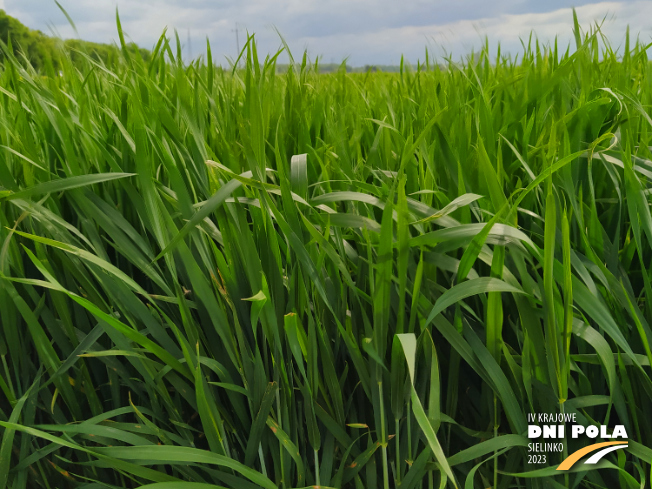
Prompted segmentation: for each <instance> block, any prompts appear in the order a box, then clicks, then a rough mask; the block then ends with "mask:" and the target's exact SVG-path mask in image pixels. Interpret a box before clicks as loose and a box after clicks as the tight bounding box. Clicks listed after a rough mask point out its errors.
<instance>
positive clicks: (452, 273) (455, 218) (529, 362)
mask: <svg viewBox="0 0 652 489" xmlns="http://www.w3.org/2000/svg"><path fill="white" fill-rule="evenodd" d="M576 42H577V50H576V51H574V52H573V53H572V54H571V53H570V52H569V51H568V50H567V51H566V52H563V51H560V52H558V50H557V46H556V45H555V46H552V47H547V48H543V47H540V46H539V45H538V44H534V45H530V46H527V48H526V49H525V51H524V52H523V53H521V54H520V55H519V57H518V61H515V60H512V59H509V58H504V57H499V58H498V61H496V60H495V59H490V58H489V56H488V54H487V52H488V50H485V51H483V52H481V53H480V54H479V55H477V56H476V57H474V58H472V59H469V60H468V61H467V62H466V63H464V64H461V65H456V64H453V63H451V64H449V65H448V66H447V68H446V69H440V68H439V67H437V66H429V65H426V66H421V67H418V69H416V70H407V69H403V70H402V71H401V72H400V73H398V74H388V73H368V74H347V73H346V72H345V71H344V70H341V71H340V72H338V73H335V74H329V75H318V74H316V73H315V72H313V71H312V70H310V69H308V68H306V65H305V60H304V63H303V64H302V65H300V66H301V68H299V69H296V70H295V69H292V70H290V71H288V72H287V73H284V74H283V75H279V74H276V72H275V62H276V58H267V59H265V60H264V61H262V60H260V62H259V60H258V58H257V53H256V49H255V43H254V42H253V41H252V40H251V39H250V40H249V42H248V43H247V46H246V47H245V49H244V51H243V56H242V60H241V68H239V69H237V70H233V71H232V72H231V71H221V70H216V69H214V68H213V65H212V63H211V62H210V50H209V54H208V59H209V62H208V63H205V64H204V63H202V62H196V63H194V64H192V65H190V66H186V65H184V64H183V63H182V61H181V59H180V48H178V49H177V52H176V54H175V52H174V50H173V49H171V48H170V46H169V44H168V42H167V41H166V40H164V39H162V40H161V42H160V43H159V45H158V46H157V47H156V49H155V50H154V51H153V52H152V56H151V59H150V60H149V61H144V60H143V59H142V58H141V57H139V56H138V57H137V56H133V53H130V52H129V50H128V49H126V46H124V43H123V51H122V52H121V55H120V58H119V60H117V61H116V63H115V64H114V65H113V66H112V67H111V68H106V67H104V66H102V65H101V64H98V63H96V62H95V61H94V60H93V59H92V58H90V57H85V58H84V59H83V60H82V62H81V64H80V65H75V64H74V63H73V62H72V61H71V59H70V57H66V56H64V57H63V58H62V65H61V70H62V72H63V75H62V76H61V77H58V76H57V77H41V76H37V75H36V74H35V73H34V72H32V71H30V70H28V69H26V68H25V67H24V65H23V63H22V62H21V61H18V60H16V59H15V58H13V57H12V56H9V57H8V58H7V62H6V64H5V66H4V69H3V71H2V73H1V74H0V87H1V92H2V93H0V144H1V147H0V185H1V188H0V224H1V225H2V227H1V228H0V272H1V274H2V277H1V278H0V322H1V327H0V331H1V334H0V355H1V359H2V364H1V365H0V435H1V436H2V444H1V445H0V489H5V488H11V489H25V488H55V487H56V488H67V487H80V488H82V487H83V488H91V487H94V488H102V487H141V486H142V485H145V487H151V488H158V489H164V488H168V489H170V488H176V489H201V488H209V487H210V488H218V487H231V488H237V489H241V488H243V489H249V488H254V487H264V488H269V489H273V488H276V487H282V488H296V487H305V486H309V485H321V486H322V487H338V488H340V487H341V488H369V489H373V488H389V487H400V488H405V489H408V488H418V487H424V488H425V487H428V488H430V487H444V486H446V484H448V487H453V486H455V485H457V486H458V487H465V488H468V489H472V488H475V487H477V488H486V487H489V486H493V487H500V488H507V487H524V488H544V487H562V486H570V487H590V488H599V487H603V488H612V487H643V486H645V485H647V484H649V483H650V462H651V460H652V450H651V449H650V448H648V447H649V446H650V444H651V443H652V419H651V418H650V416H649V413H650V412H651V410H652V382H651V381H650V360H651V359H652V353H651V352H650V347H649V344H650V342H651V341H652V331H651V330H650V324H651V323H652V289H651V284H650V280H651V275H650V274H651V273H652V269H651V268H650V261H651V259H652V249H651V247H650V243H652V215H651V214H650V208H649V198H650V193H651V191H652V184H651V183H650V178H651V177H652V154H651V153H650V140H651V139H652V119H651V118H650V110H649V107H650V104H651V103H652V90H650V88H651V82H652V69H651V67H650V64H649V63H648V59H647V56H646V47H645V46H641V45H640V44H638V43H632V45H630V44H629V42H628V43H627V44H626V45H625V46H624V49H623V50H622V51H621V53H620V54H619V55H617V54H616V53H615V52H613V51H612V50H611V49H610V48H609V47H602V48H601V47H600V46H601V45H604V44H602V43H601V41H600V36H599V35H597V34H595V33H593V34H586V35H583V36H580V33H579V28H578V27H577V25H576ZM607 46H608V45H607ZM301 155H307V156H301ZM530 412H537V413H538V412H543V413H557V412H566V413H575V414H576V415H577V417H578V420H580V421H581V422H583V423H596V424H598V423H603V422H604V423H607V424H608V425H609V426H613V425H614V424H617V423H621V424H623V425H625V426H626V428H627V431H628V434H629V446H628V448H627V449H626V451H624V450H619V451H618V452H617V453H613V454H610V455H609V456H608V457H607V458H605V459H604V461H603V462H601V464H600V465H598V466H597V467H599V468H592V469H591V470H587V468H586V467H583V466H579V467H578V469H577V470H575V471H574V472H572V473H570V474H566V475H563V474H562V475H560V474H559V473H558V472H556V471H555V467H556V465H557V464H558V463H559V462H560V461H561V460H562V458H563V456H564V454H562V453H560V454H550V455H549V456H550V459H549V460H548V461H547V463H546V464H545V465H543V466H538V465H531V464H528V463H527V447H526V444H527V441H528V440H527V439H526V438H525V435H526V424H527V421H526V419H527V418H526V416H527V414H528V413H530ZM586 444H587V442H586V440H568V448H567V452H568V453H570V452H572V451H574V450H576V449H578V448H580V447H582V446H584V445H586ZM587 467H588V466H587ZM532 471H534V472H532Z"/></svg>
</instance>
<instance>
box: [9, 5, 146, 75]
mask: <svg viewBox="0 0 652 489" xmlns="http://www.w3.org/2000/svg"><path fill="white" fill-rule="evenodd" d="M0 40H2V42H4V43H5V44H7V45H10V46H11V47H12V53H13V54H14V55H15V56H16V57H17V58H18V59H21V60H22V61H23V64H24V65H25V64H26V63H25V61H27V62H28V63H29V64H30V65H31V66H32V67H33V68H34V69H35V70H37V71H39V72H43V73H49V74H52V70H59V69H60V68H61V66H62V59H61V58H62V56H65V54H64V52H67V53H68V55H69V56H70V57H71V59H72V61H73V62H74V63H75V64H78V63H80V62H81V60H82V59H83V54H86V55H88V56H90V57H92V58H93V59H95V60H97V61H102V62H103V63H104V64H108V65H113V64H114V63H116V62H118V59H119V57H120V50H119V49H118V48H117V47H116V46H112V45H109V44H99V43H95V42H89V41H81V40H79V39H66V40H61V39H57V38H55V37H51V36H47V35H45V34H43V33H42V32H41V31H36V30H33V29H30V28H29V27H26V26H25V25H23V24H22V23H21V22H20V21H19V20H18V19H16V18H14V17H11V16H10V15H7V14H6V13H5V11H4V10H0ZM127 49H128V50H129V51H130V52H131V53H132V55H136V54H139V55H140V56H142V57H143V58H144V59H145V60H148V59H149V51H148V50H146V49H143V48H139V47H138V46H137V45H136V44H135V43H129V44H128V45H127ZM62 51H63V52H62ZM82 53H83V54H82ZM4 59H5V56H4V53H0V60H4Z"/></svg>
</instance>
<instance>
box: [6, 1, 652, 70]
mask: <svg viewBox="0 0 652 489" xmlns="http://www.w3.org/2000/svg"><path fill="white" fill-rule="evenodd" d="M62 3H63V5H64V7H65V8H66V9H67V11H68V12H69V14H70V15H71V17H72V18H73V19H74V21H75V23H76V25H77V28H78V31H79V35H80V37H82V38H84V39H89V40H94V41H99V42H111V41H112V40H114V39H115V38H116V37H117V34H116V28H115V8H116V5H118V6H119V8H120V17H121V22H122V25H123V28H124V29H125V31H126V32H127V34H128V35H129V37H130V38H131V39H132V40H133V41H135V42H137V43H138V44H140V45H142V46H144V47H151V46H152V45H153V44H154V43H155V42H156V40H157V39H158V37H159V36H160V34H161V32H162V31H163V28H164V27H166V26H167V27H169V30H170V32H171V31H172V29H173V28H177V29H179V34H180V38H181V39H182V42H184V44H185V43H186V37H187V30H188V29H190V34H191V44H192V47H193V54H195V55H196V54H201V53H203V52H204V44H205V39H206V37H208V38H209V39H210V41H211V48H212V50H213V53H214V56H215V57H216V58H217V59H219V58H220V56H234V55H235V51H236V49H235V33H234V32H233V28H234V27H235V25H236V23H238V25H239V27H240V29H241V32H240V34H241V38H240V43H241V45H242V42H243V38H244V31H245V30H248V31H249V32H255V33H256V38H257V40H258V43H259V44H258V48H259V52H262V53H265V52H275V51H276V50H277V49H278V48H279V46H280V40H279V38H278V36H277V34H276V32H275V31H274V27H276V28H278V30H279V31H280V32H281V33H282V34H283V36H284V37H285V39H286V40H287V41H288V43H289V44H290V46H291V48H292V49H293V52H294V54H295V55H299V54H300V53H301V52H302V51H303V50H304V49H308V50H309V53H310V54H311V55H312V56H313V57H314V56H315V55H323V56H324V59H325V61H327V62H328V61H331V60H333V61H336V62H339V61H341V60H342V59H343V58H344V57H346V56H350V57H351V58H350V62H351V63H352V64H357V65H360V64H367V63H377V64H389V63H397V62H398V60H399V59H400V55H401V53H404V54H405V55H406V57H407V58H408V59H410V60H412V61H415V60H416V59H417V58H420V59H423V53H424V48H425V47H426V46H427V45H430V47H431V48H432V49H438V48H439V47H441V46H446V49H449V48H450V50H452V51H453V52H455V53H457V54H462V53H464V52H468V51H469V50H471V49H473V47H474V46H477V45H478V44H479V39H480V37H479V35H478V33H483V32H484V33H487V34H488V35H489V36H490V38H491V39H492V40H498V39H502V40H503V41H505V42H506V43H508V44H510V45H513V49H518V35H523V34H524V32H523V27H524V26H530V29H532V28H534V29H536V31H537V32H538V34H539V35H540V36H543V35H548V34H547V33H548V32H552V31H551V30H550V25H552V23H554V24H555V25H557V24H559V25H563V26H564V27H563V28H564V29H567V28H568V26H567V25H568V24H569V23H570V21H571V16H570V10H569V9H568V8H567V7H568V6H569V3H568V2H567V1H566V0H552V1H551V2H535V1H533V0H496V1H493V2H488V1H486V0H466V1H462V2H454V1H442V0H437V1H435V2H433V1H422V0H413V1H404V2H397V1H393V0H373V1H372V0H326V1H322V2H320V1H317V0H281V1H275V2H269V1H266V0H244V1H240V2H236V1H233V0H221V1H217V2H215V1H208V0H187V1H183V2H180V1H173V0H162V1H154V0H137V1H135V0H131V1H128V2H127V1H123V0H118V1H115V0H96V1H92V0H77V1H75V2H65V0H64V2H62ZM633 3H638V2H631V3H617V2H612V3H601V4H591V3H586V2H584V3H583V2H581V1H580V2H575V4H576V5H580V7H579V8H578V12H584V13H585V14H586V15H598V14H597V13H596V12H598V13H599V12H607V11H609V9H611V10H612V11H618V12H619V13H620V14H621V15H625V16H631V17H632V18H635V17H636V14H635V12H634V10H633V9H632V8H631V5H632V4H633ZM544 5H545V6H544ZM596 5H597V7H596ZM5 7H6V10H7V12H8V13H9V14H10V15H15V16H16V17H18V18H19V19H21V20H22V21H23V22H24V23H26V24H28V25H29V26H30V27H33V28H39V29H41V30H44V31H47V25H48V23H51V24H53V25H54V26H55V28H56V29H57V31H58V32H59V33H60V34H61V35H62V36H64V37H69V36H72V35H73V31H72V29H71V28H70V26H68V25H67V21H66V20H65V17H64V16H63V14H62V13H61V12H60V11H59V10H58V8H57V7H56V5H55V4H54V2H52V3H50V2H48V1H45V2H44V1H42V0H40V1H39V0H21V1H17V0H5ZM561 7H566V8H565V9H564V10H559V8H561ZM532 16H534V17H532ZM514 19H516V20H514ZM532 19H533V20H532ZM550 19H554V22H553V21H552V20H550ZM560 19H561V20H560ZM619 22H620V21H619ZM620 24H622V22H620ZM620 24H619V25H620ZM641 28H645V26H642V27H641ZM515 32H516V34H515ZM505 46H507V44H505ZM442 49H443V48H442ZM442 49H440V51H441V50H442Z"/></svg>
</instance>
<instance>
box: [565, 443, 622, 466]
mask: <svg viewBox="0 0 652 489" xmlns="http://www.w3.org/2000/svg"><path fill="white" fill-rule="evenodd" d="M611 445H627V442H626V441H605V442H604V443H596V444H594V445H589V446H588V447H584V448H580V449H579V450H578V451H576V452H574V453H572V454H570V455H569V456H568V457H566V460H564V461H563V462H562V463H560V464H559V467H557V470H568V469H570V468H571V467H572V466H573V465H574V464H575V462H577V461H578V460H579V459H581V458H582V457H583V456H584V455H586V454H587V453H591V452H594V451H595V450H597V449H599V448H603V447H608V446H611Z"/></svg>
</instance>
